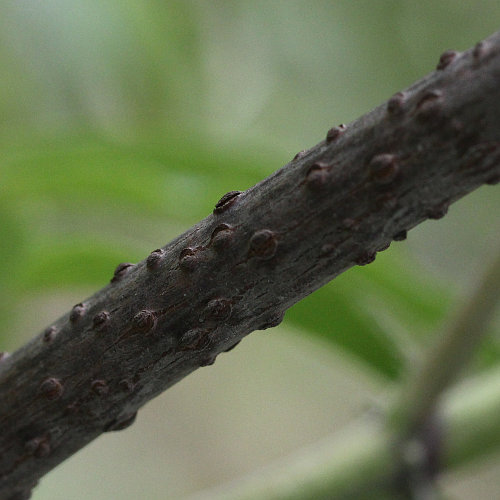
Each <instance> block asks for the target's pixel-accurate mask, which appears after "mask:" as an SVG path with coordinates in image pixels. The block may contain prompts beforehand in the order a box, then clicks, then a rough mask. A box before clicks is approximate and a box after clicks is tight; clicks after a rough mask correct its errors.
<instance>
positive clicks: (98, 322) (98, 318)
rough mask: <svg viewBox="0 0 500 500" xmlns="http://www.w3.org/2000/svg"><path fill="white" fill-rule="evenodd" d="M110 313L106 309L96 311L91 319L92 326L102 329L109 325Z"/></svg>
mask: <svg viewBox="0 0 500 500" xmlns="http://www.w3.org/2000/svg"><path fill="white" fill-rule="evenodd" d="M110 317H111V316H110V314H109V312H108V311H101V312H99V313H97V314H96V315H95V316H94V318H93V319H92V327H93V328H94V330H98V331H102V330H105V329H106V327H107V326H109V321H110Z"/></svg>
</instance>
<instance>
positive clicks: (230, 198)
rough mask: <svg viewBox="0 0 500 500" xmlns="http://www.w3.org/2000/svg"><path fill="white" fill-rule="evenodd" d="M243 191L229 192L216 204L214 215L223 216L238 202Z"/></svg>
mask: <svg viewBox="0 0 500 500" xmlns="http://www.w3.org/2000/svg"><path fill="white" fill-rule="evenodd" d="M240 194H241V191H229V193H226V194H225V195H224V196H223V197H222V198H221V199H220V200H219V201H218V202H217V203H216V204H215V208H214V214H221V213H222V212H225V211H226V210H227V209H228V208H229V207H230V206H231V205H233V203H234V202H235V201H236V199H237V198H238V196H239V195H240Z"/></svg>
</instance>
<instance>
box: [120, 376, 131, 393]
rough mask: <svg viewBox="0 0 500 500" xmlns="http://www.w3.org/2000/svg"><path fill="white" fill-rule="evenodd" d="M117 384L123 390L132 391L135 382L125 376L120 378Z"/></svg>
mask: <svg viewBox="0 0 500 500" xmlns="http://www.w3.org/2000/svg"><path fill="white" fill-rule="evenodd" d="M118 386H119V387H120V389H121V390H122V391H123V392H132V391H133V390H134V387H135V384H134V383H133V382H132V381H131V380H128V379H126V378H125V379H123V380H120V382H119V383H118Z"/></svg>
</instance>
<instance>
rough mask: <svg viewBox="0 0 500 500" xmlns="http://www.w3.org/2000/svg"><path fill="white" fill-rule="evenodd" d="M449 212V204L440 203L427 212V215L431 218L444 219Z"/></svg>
mask: <svg viewBox="0 0 500 500" xmlns="http://www.w3.org/2000/svg"><path fill="white" fill-rule="evenodd" d="M447 213H448V205H447V204H443V205H438V206H436V207H433V208H431V209H430V210H429V211H428V212H427V217H428V218H429V219H436V220H437V219H442V218H443V217H444V216H445V215H446V214H447Z"/></svg>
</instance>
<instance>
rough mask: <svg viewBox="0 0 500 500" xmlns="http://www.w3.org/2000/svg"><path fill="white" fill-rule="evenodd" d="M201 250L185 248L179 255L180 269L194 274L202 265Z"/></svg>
mask: <svg viewBox="0 0 500 500" xmlns="http://www.w3.org/2000/svg"><path fill="white" fill-rule="evenodd" d="M200 251H201V250H200V249H199V248H198V247H196V248H184V249H183V250H182V251H181V253H180V254H179V267H180V268H181V269H182V270H183V271H187V272H192V271H194V270H195V269H196V268H197V267H198V264H199V263H200V260H201V258H200Z"/></svg>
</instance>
